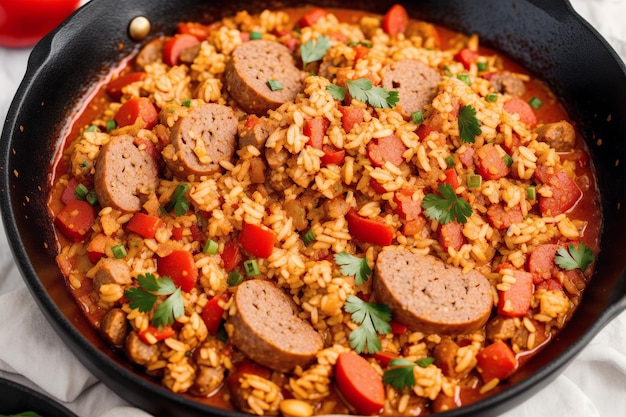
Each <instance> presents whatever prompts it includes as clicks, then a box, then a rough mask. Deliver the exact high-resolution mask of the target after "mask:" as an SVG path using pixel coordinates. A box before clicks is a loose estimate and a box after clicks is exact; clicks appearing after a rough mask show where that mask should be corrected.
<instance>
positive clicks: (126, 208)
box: [94, 135, 159, 212]
mask: <svg viewBox="0 0 626 417" xmlns="http://www.w3.org/2000/svg"><path fill="white" fill-rule="evenodd" d="M134 142H135V138H134V137H133V136H130V135H122V136H114V137H113V138H112V139H111V140H110V141H109V143H107V144H106V145H104V146H103V147H102V149H100V154H99V155H98V158H97V160H96V168H95V169H96V173H95V175H94V182H95V184H94V185H95V190H96V195H97V197H98V201H99V202H100V205H101V206H102V207H109V206H110V207H113V208H114V209H117V210H120V211H123V212H135V211H139V210H140V209H141V204H142V203H143V201H145V200H147V198H148V196H149V195H150V193H152V192H154V190H155V189H156V186H157V183H158V173H159V172H158V165H157V162H156V161H155V160H154V158H152V157H151V156H150V155H149V154H148V153H147V152H145V151H142V150H140V149H139V148H138V147H137V145H136V144H135V143H134Z"/></svg>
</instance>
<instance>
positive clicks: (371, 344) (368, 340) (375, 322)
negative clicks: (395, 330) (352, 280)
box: [343, 294, 391, 353]
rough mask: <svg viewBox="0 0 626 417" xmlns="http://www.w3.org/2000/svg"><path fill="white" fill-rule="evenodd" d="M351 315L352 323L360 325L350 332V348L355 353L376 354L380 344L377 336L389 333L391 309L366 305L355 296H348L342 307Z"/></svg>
mask: <svg viewBox="0 0 626 417" xmlns="http://www.w3.org/2000/svg"><path fill="white" fill-rule="evenodd" d="M343 308H344V310H346V312H348V313H351V314H352V316H351V317H352V321H353V322H355V323H356V324H360V326H359V327H357V328H356V329H354V330H352V331H351V332H350V336H349V340H350V347H351V348H352V349H354V350H355V351H356V352H357V353H364V352H365V351H367V352H368V353H376V352H378V351H380V349H381V344H380V340H378V334H388V333H389V332H391V325H390V324H389V322H390V321H391V309H390V308H389V307H388V306H386V305H385V304H374V303H368V302H366V301H363V300H361V299H360V298H359V297H357V296H355V295H352V294H351V295H349V296H348V299H347V301H346V303H345V304H344V306H343Z"/></svg>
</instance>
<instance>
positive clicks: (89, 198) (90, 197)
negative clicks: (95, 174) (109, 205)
mask: <svg viewBox="0 0 626 417" xmlns="http://www.w3.org/2000/svg"><path fill="white" fill-rule="evenodd" d="M85 201H86V202H88V203H89V204H91V205H92V206H97V205H98V196H97V195H96V190H91V191H89V192H88V193H87V195H86V196H85Z"/></svg>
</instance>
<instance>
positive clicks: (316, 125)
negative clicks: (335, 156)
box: [302, 117, 330, 149]
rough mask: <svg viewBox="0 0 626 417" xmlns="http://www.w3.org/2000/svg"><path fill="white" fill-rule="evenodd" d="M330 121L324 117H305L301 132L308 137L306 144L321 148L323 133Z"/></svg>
mask: <svg viewBox="0 0 626 417" xmlns="http://www.w3.org/2000/svg"><path fill="white" fill-rule="evenodd" d="M329 125H330V121H329V120H328V119H327V118H325V117H313V118H311V119H307V120H306V121H305V122H304V126H303V127H302V133H303V134H304V135H305V136H308V137H309V142H308V144H309V145H310V146H312V147H313V148H315V149H322V146H323V145H324V135H325V134H326V129H328V126H329Z"/></svg>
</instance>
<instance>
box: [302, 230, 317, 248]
mask: <svg viewBox="0 0 626 417" xmlns="http://www.w3.org/2000/svg"><path fill="white" fill-rule="evenodd" d="M302 241H303V242H304V244H305V245H307V246H308V245H310V244H311V243H313V242H314V241H315V233H313V229H309V230H308V231H307V232H306V233H305V234H304V236H302Z"/></svg>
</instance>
